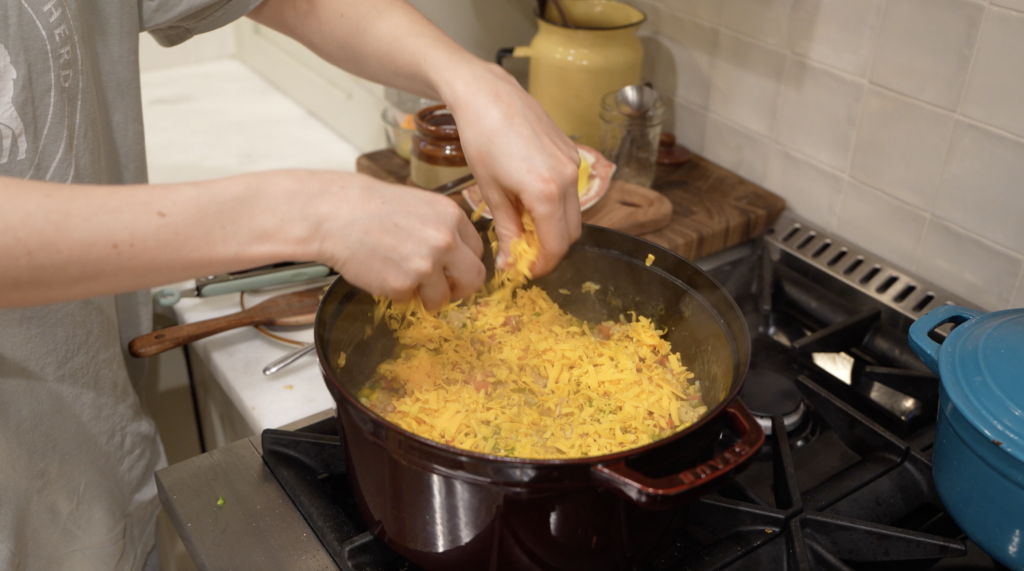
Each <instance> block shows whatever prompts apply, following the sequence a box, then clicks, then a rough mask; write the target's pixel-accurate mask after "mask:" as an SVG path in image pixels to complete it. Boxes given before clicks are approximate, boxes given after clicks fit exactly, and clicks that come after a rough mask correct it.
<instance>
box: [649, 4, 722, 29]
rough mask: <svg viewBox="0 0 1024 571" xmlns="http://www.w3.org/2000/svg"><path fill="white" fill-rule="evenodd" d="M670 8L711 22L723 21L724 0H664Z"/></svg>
mask: <svg viewBox="0 0 1024 571" xmlns="http://www.w3.org/2000/svg"><path fill="white" fill-rule="evenodd" d="M663 2H664V3H665V6H666V7H667V8H668V9H670V10H676V11H679V12H682V13H683V14H686V15H688V16H693V17H694V18H700V19H701V20H704V21H705V22H707V23H709V24H715V25H717V24H718V23H719V22H721V21H722V0H663Z"/></svg>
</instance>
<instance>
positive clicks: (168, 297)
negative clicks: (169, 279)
mask: <svg viewBox="0 0 1024 571" xmlns="http://www.w3.org/2000/svg"><path fill="white" fill-rule="evenodd" d="M153 301H155V302H156V303H157V305H162V306H164V307H171V306H172V305H174V304H176V303H178V302H179V301H181V292H180V291H178V290H176V289H171V288H169V287H165V288H164V289H162V290H160V291H158V292H156V293H155V294H153Z"/></svg>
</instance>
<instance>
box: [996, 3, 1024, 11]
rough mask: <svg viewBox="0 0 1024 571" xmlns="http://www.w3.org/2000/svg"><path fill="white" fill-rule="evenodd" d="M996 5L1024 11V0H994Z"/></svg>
mask: <svg viewBox="0 0 1024 571" xmlns="http://www.w3.org/2000/svg"><path fill="white" fill-rule="evenodd" d="M992 3H993V4H995V5H996V6H1002V7H1004V8H1010V9H1012V10H1016V11H1018V12H1024V0H992Z"/></svg>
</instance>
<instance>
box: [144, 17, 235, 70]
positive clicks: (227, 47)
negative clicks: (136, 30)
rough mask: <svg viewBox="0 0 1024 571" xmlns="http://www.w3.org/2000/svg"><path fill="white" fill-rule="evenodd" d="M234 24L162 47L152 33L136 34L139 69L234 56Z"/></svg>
mask: <svg viewBox="0 0 1024 571" xmlns="http://www.w3.org/2000/svg"><path fill="white" fill-rule="evenodd" d="M235 51H236V50H235V24H230V25H227V26H224V27H222V28H217V29H216V30H213V31H212V32H207V33H205V34H199V35H198V36H196V37H194V38H192V39H190V40H189V41H187V42H185V43H183V44H179V45H177V46H174V47H173V48H165V47H163V46H161V45H160V44H158V43H156V40H154V39H153V36H151V35H149V34H141V35H140V36H139V68H140V69H141V70H142V71H143V72H146V71H153V70H156V69H166V68H169V67H178V66H181V65H188V64H191V63H200V62H204V61H211V60H215V59H221V58H226V57H231V56H233V55H235Z"/></svg>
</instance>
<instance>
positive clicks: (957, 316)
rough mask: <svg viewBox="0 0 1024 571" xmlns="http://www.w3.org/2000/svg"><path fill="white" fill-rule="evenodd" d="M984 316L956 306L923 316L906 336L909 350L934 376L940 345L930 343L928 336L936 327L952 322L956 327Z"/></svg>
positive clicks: (940, 308)
mask: <svg viewBox="0 0 1024 571" xmlns="http://www.w3.org/2000/svg"><path fill="white" fill-rule="evenodd" d="M981 315H984V313H983V312H981V311H977V310H974V309H968V308H966V307H960V306H958V305H944V306H942V307H938V308H936V309H933V310H931V311H929V312H928V313H926V314H925V315H923V316H922V317H921V318H920V319H918V320H917V321H915V322H914V323H913V324H912V325H911V326H910V332H909V333H908V334H907V336H908V338H909V339H908V340H909V341H910V348H911V349H913V350H914V353H915V354H916V355H917V356H918V357H920V358H921V360H922V361H923V362H924V364H925V365H927V366H928V368H929V369H931V370H932V372H934V373H935V374H936V375H938V374H939V349H940V348H941V347H942V345H940V344H938V343H936V342H935V341H932V339H931V337H928V334H929V333H931V332H932V330H934V329H935V328H936V327H939V326H941V325H943V324H946V323H949V322H951V321H952V322H953V323H956V324H957V325H960V324H961V323H963V322H965V321H970V320H971V319H974V318H975V317H978V316H981Z"/></svg>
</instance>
